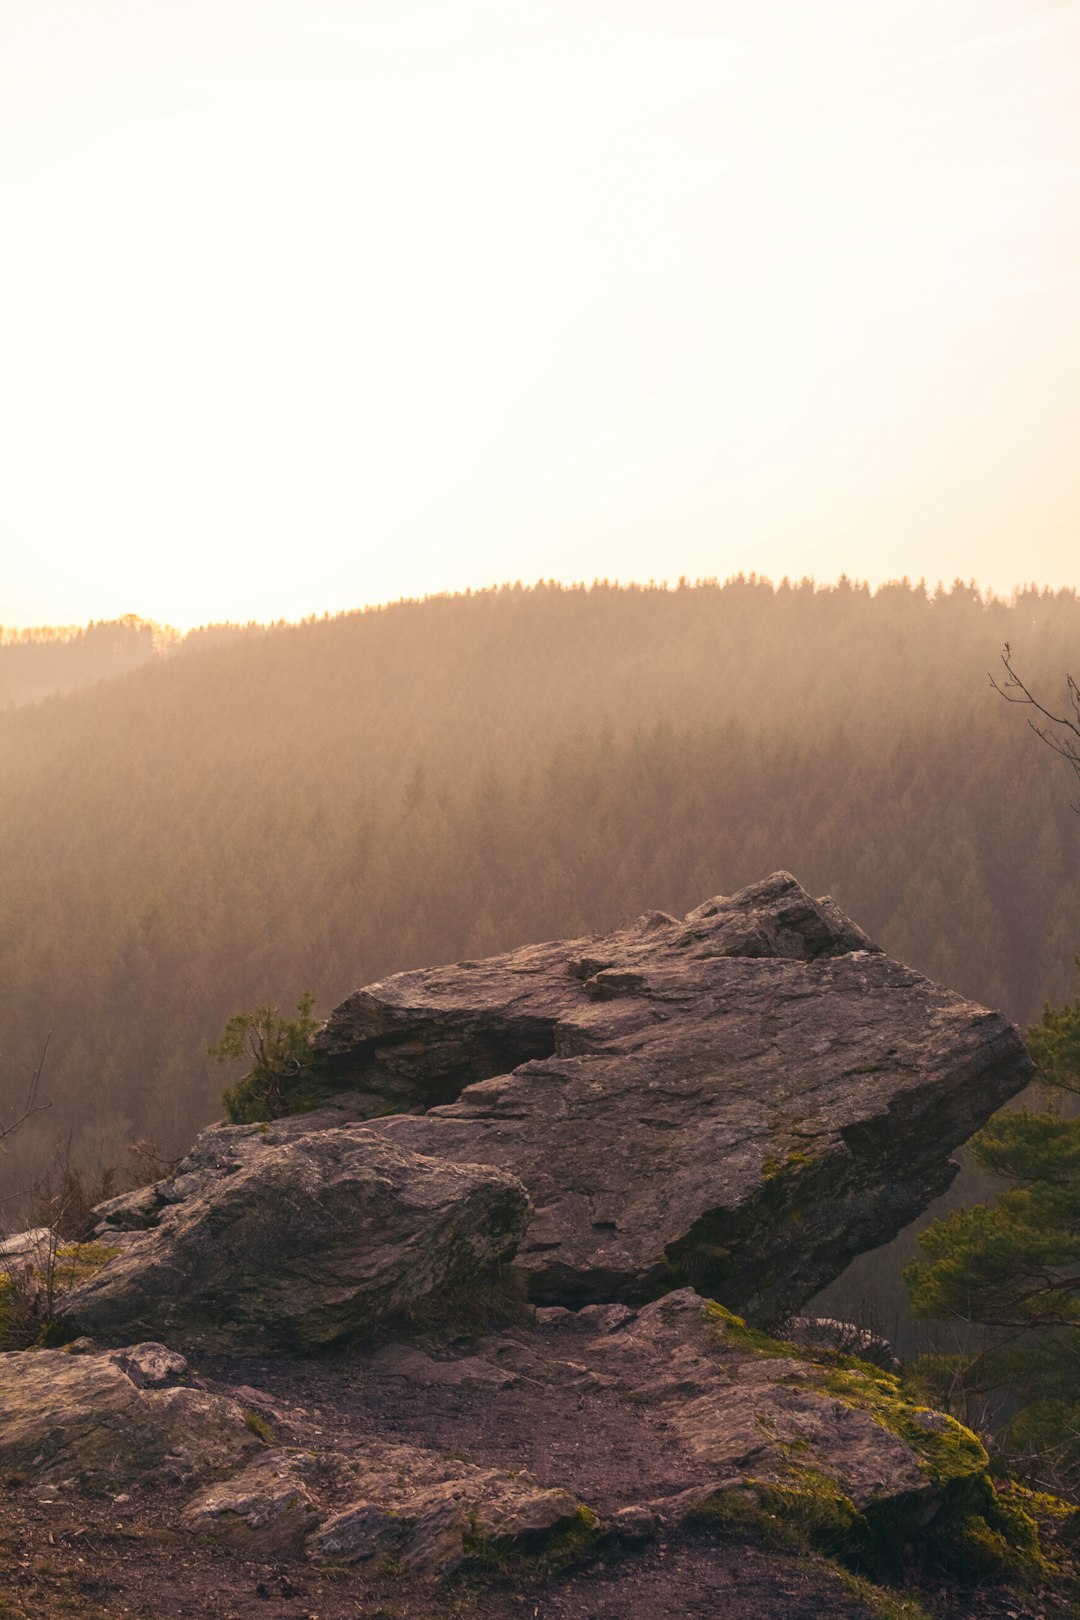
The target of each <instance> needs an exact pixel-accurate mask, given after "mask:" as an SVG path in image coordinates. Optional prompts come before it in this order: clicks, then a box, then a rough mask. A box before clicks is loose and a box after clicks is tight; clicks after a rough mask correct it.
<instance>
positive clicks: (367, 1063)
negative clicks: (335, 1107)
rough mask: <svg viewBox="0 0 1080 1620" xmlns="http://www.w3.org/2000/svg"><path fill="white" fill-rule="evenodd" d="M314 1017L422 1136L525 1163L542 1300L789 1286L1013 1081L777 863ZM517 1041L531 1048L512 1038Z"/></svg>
mask: <svg viewBox="0 0 1080 1620" xmlns="http://www.w3.org/2000/svg"><path fill="white" fill-rule="evenodd" d="M316 1042H317V1044H318V1046H319V1048H320V1049H321V1050H322V1051H323V1052H324V1053H325V1054H326V1056H327V1061H328V1063H329V1064H330V1067H331V1070H332V1072H333V1073H334V1074H335V1075H336V1077H337V1079H338V1080H339V1081H340V1082H341V1083H345V1082H348V1083H350V1084H352V1085H353V1086H355V1087H356V1088H357V1089H358V1091H359V1092H360V1093H361V1094H362V1095H364V1096H365V1097H368V1098H370V1099H371V1100H372V1106H373V1107H374V1106H375V1104H376V1102H377V1101H378V1100H379V1099H386V1098H389V1097H393V1099H394V1101H395V1105H396V1106H398V1107H410V1108H413V1109H418V1108H423V1107H427V1106H428V1105H429V1104H432V1103H436V1102H437V1100H438V1099H439V1098H445V1097H447V1096H448V1095H449V1094H450V1093H452V1092H453V1090H454V1089H455V1088H458V1087H460V1086H461V1084H462V1082H463V1081H464V1080H465V1079H471V1080H472V1083H471V1084H470V1085H468V1086H467V1087H466V1089H464V1090H463V1091H462V1092H461V1094H460V1096H459V1098H458V1100H457V1101H454V1102H449V1103H448V1102H441V1103H438V1105H437V1106H433V1107H428V1111H427V1112H426V1113H423V1114H421V1115H416V1114H411V1115H400V1116H398V1117H395V1118H392V1119H384V1120H383V1121H382V1122H381V1125H380V1127H379V1128H380V1129H381V1130H382V1131H384V1132H385V1134H386V1135H387V1137H388V1138H389V1139H390V1140H392V1141H394V1142H397V1143H400V1144H402V1145H404V1146H407V1147H409V1148H410V1149H412V1150H413V1151H415V1152H418V1153H425V1154H430V1155H433V1156H436V1157H440V1158H447V1159H451V1160H456V1161H461V1162H468V1163H478V1164H491V1165H496V1166H498V1167H499V1168H501V1169H504V1170H509V1171H511V1172H512V1173H513V1174H515V1175H517V1176H519V1177H520V1178H521V1180H522V1181H523V1182H524V1184H525V1186H526V1187H527V1188H528V1190H529V1194H530V1196H531V1198H532V1201H533V1204H534V1206H535V1214H534V1216H533V1220H532V1224H531V1226H530V1230H529V1234H528V1238H527V1240H526V1242H525V1244H524V1246H523V1248H522V1251H521V1255H520V1260H521V1263H522V1264H523V1265H525V1266H526V1267H527V1268H528V1270H529V1272H530V1292H531V1294H532V1297H533V1298H534V1299H536V1300H538V1301H546V1302H552V1303H564V1304H582V1303H585V1302H586V1301H590V1300H610V1299H623V1300H628V1301H632V1302H634V1301H640V1300H643V1299H648V1298H651V1297H655V1296H657V1295H659V1294H661V1293H664V1292H666V1291H667V1290H669V1289H672V1288H674V1287H677V1286H680V1285H681V1284H683V1283H687V1282H688V1283H691V1284H692V1285H693V1286H694V1287H696V1288H698V1289H699V1290H700V1291H701V1292H703V1293H707V1294H710V1295H712V1296H714V1297H716V1298H718V1299H722V1300H724V1301H725V1303H727V1304H728V1305H730V1306H732V1307H733V1308H735V1309H738V1310H741V1311H750V1312H751V1313H752V1314H754V1315H756V1316H758V1317H762V1318H768V1319H776V1318H779V1317H780V1316H782V1315H784V1314H785V1313H787V1312H790V1311H792V1310H795V1309H797V1308H798V1306H799V1305H800V1304H802V1303H803V1301H805V1300H806V1299H808V1298H809V1297H810V1296H811V1295H812V1294H814V1293H815V1292H816V1291H817V1290H818V1289H819V1288H821V1287H822V1286H823V1285H824V1284H825V1283H826V1282H828V1281H829V1280H831V1279H832V1278H833V1277H835V1276H836V1275H838V1274H839V1272H840V1271H842V1270H843V1268H844V1266H845V1265H846V1264H847V1262H848V1261H849V1260H850V1259H851V1258H852V1257H853V1256H854V1255H856V1254H858V1253H860V1252H861V1251H863V1250H865V1249H867V1248H872V1247H874V1246H876V1245H877V1244H880V1243H884V1242H886V1241H887V1240H888V1239H889V1238H891V1237H892V1236H893V1235H894V1234H895V1233H896V1232H897V1231H899V1230H900V1228H901V1227H902V1226H904V1225H905V1224H906V1223H907V1222H908V1221H909V1220H910V1219H912V1217H913V1216H914V1215H916V1214H917V1213H918V1212H919V1210H921V1209H922V1208H924V1207H925V1205H926V1204H927V1203H928V1202H929V1200H930V1199H931V1198H933V1197H935V1196H936V1195H937V1194H938V1193H940V1192H942V1191H943V1190H944V1188H945V1187H946V1186H947V1185H948V1183H949V1181H950V1180H951V1178H952V1175H953V1173H954V1167H953V1166H952V1164H951V1163H950V1160H949V1155H950V1153H951V1152H952V1150H953V1149H954V1148H955V1147H957V1146H958V1145H959V1144H960V1143H961V1142H963V1141H965V1140H966V1139H967V1138H968V1137H969V1136H970V1135H971V1134H972V1132H973V1131H974V1130H975V1129H977V1127H978V1126H979V1125H981V1124H982V1123H983V1122H984V1121H985V1120H986V1118H987V1117H988V1116H989V1115H990V1114H991V1113H992V1112H993V1111H994V1110H995V1109H996V1108H998V1107H1000V1105H1001V1104H1002V1103H1003V1102H1005V1101H1006V1100H1007V1099H1008V1098H1009V1097H1011V1096H1013V1095H1014V1094H1015V1093H1016V1092H1017V1091H1019V1090H1020V1089H1021V1088H1022V1087H1023V1086H1024V1085H1025V1084H1026V1083H1027V1081H1028V1079H1029V1078H1030V1075H1031V1072H1032V1070H1031V1063H1030V1060H1029V1058H1028V1057H1027V1054H1026V1052H1025V1050H1024V1047H1023V1043H1022V1042H1021V1040H1020V1037H1019V1035H1018V1033H1017V1031H1016V1030H1015V1029H1014V1028H1013V1027H1012V1026H1011V1025H1010V1024H1009V1023H1008V1021H1007V1020H1006V1019H1005V1018H1003V1017H1002V1016H1001V1015H1000V1014H999V1013H994V1012H988V1011H987V1010H986V1009H985V1008H982V1007H978V1006H976V1005H974V1004H973V1003H971V1002H966V1001H964V1000H962V999H961V998H960V997H959V996H956V995H954V994H952V993H951V992H949V991H947V990H943V989H941V988H939V987H938V986H937V985H934V984H931V983H930V982H929V981H928V980H927V979H924V978H923V977H922V976H921V975H920V974H918V973H916V972H914V971H913V970H912V969H910V968H907V967H904V966H902V965H900V964H899V963H896V962H893V961H890V960H889V959H888V958H887V957H886V956H884V955H883V954H882V953H881V952H880V951H879V950H878V949H877V948H876V947H874V946H873V945H872V944H871V942H870V941H869V940H868V939H867V938H866V936H865V935H864V934H863V933H862V932H861V930H860V929H858V928H857V927H856V926H855V925H854V924H853V923H852V922H850V921H849V920H848V919H847V918H845V917H844V916H843V914H842V913H841V912H839V910H838V909H837V908H836V907H835V906H834V905H833V903H832V902H831V901H828V900H813V899H811V897H810V896H809V895H808V894H806V892H805V891H804V890H803V889H801V888H800V886H799V885H798V884H797V883H796V881H795V879H794V878H792V877H791V876H790V875H789V874H787V873H776V874H774V875H773V876H772V877H771V878H769V879H767V880H766V881H765V882H764V883H760V884H756V885H754V886H753V887H751V888H748V889H744V890H743V891H742V892H741V893H740V894H737V895H735V896H733V897H732V898H730V899H718V900H711V901H709V902H707V903H706V904H705V905H703V906H701V907H699V908H698V909H697V910H696V911H693V912H691V913H690V915H689V916H688V917H687V918H686V920H685V921H682V922H679V921H677V920H676V919H674V918H672V917H668V916H666V915H663V914H661V913H652V914H650V915H648V916H646V917H643V918H641V919H639V921H638V922H637V923H635V924H634V925H633V926H632V927H630V928H628V929H624V930H621V931H619V932H617V933H614V934H611V935H607V936H603V937H597V938H593V939H590V940H577V941H574V942H571V943H569V944H560V945H541V946H533V947H527V948H525V949H523V950H520V951H514V952H511V953H509V954H508V955H505V956H499V957H493V958H491V959H490V960H489V961H485V962H466V963H461V964H459V965H458V966H456V967H448V968H437V969H432V970H430V971H427V972H415V973H403V974H398V975H397V976H396V977H394V978H392V979H388V980H386V981H385V982H384V983H382V984H376V985H371V986H369V987H368V988H367V989H365V990H362V991H359V992H357V994H356V995H354V996H352V997H350V998H349V1000H347V1001H346V1002H344V1003H343V1004H342V1006H340V1007H339V1008H338V1009H337V1010H336V1011H335V1012H334V1013H333V1014H332V1016H331V1017H330V1019H329V1021H328V1022H327V1024H326V1025H325V1026H324V1028H323V1029H322V1031H321V1032H320V1033H319V1034H318V1035H317V1037H316ZM522 1059H524V1061H521V1060H522Z"/></svg>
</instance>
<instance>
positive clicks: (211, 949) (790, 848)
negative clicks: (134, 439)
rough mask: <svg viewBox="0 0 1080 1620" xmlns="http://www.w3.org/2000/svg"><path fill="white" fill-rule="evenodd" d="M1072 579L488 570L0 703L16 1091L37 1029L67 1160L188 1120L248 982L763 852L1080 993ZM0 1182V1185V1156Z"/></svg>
mask: <svg viewBox="0 0 1080 1620" xmlns="http://www.w3.org/2000/svg"><path fill="white" fill-rule="evenodd" d="M1006 640H1009V641H1010V642H1011V644H1012V646H1013V649H1014V652H1015V655H1016V659H1017V662H1018V666H1019V667H1020V668H1021V669H1022V670H1023V671H1024V673H1025V675H1026V676H1028V677H1030V679H1032V680H1033V681H1035V682H1038V683H1042V684H1043V685H1044V687H1045V689H1047V690H1053V691H1055V692H1056V691H1057V690H1059V688H1060V682H1061V678H1062V675H1063V672H1064V671H1065V670H1066V669H1068V668H1070V667H1072V668H1075V666H1076V663H1077V661H1078V660H1077V648H1078V646H1080V601H1078V599H1077V597H1076V595H1075V593H1073V592H1061V593H1056V594H1052V593H1047V592H1039V591H1036V590H1034V589H1032V590H1029V591H1026V592H1021V593H1019V594H1018V595H1017V597H1016V598H1015V600H1014V601H1013V602H1012V603H1011V604H1007V603H1004V602H1000V601H990V602H985V601H984V600H983V599H982V598H981V597H980V595H979V593H978V592H977V591H976V590H975V589H974V588H972V587H967V586H962V585H957V586H955V587H954V588H953V589H952V590H950V591H947V592H942V593H939V594H938V595H936V596H935V597H933V598H931V597H930V596H928V594H927V593H926V591H925V590H924V589H923V588H922V587H919V586H909V585H907V584H903V585H895V586H889V587H886V588H884V589H882V590H879V591H878V592H876V593H871V592H869V591H868V590H866V589H865V588H861V587H855V586H852V585H850V584H848V583H847V582H841V583H840V584H839V585H838V586H835V587H830V588H822V589H815V588H814V587H813V586H812V585H811V584H809V583H806V584H803V585H800V586H795V587H791V586H788V585H786V584H785V585H783V586H781V587H779V588H777V589H774V588H773V587H772V586H770V585H768V584H766V583H764V582H761V581H755V580H753V579H750V580H745V579H740V580H736V581H733V582H729V583H728V584H726V585H722V586H721V585H716V584H704V585H700V586H696V587H681V588H679V589H677V590H672V591H667V590H662V589H651V588H637V587H631V588H618V587H615V586H609V585H598V586H595V587H593V588H592V589H590V590H584V589H567V588H562V587H558V586H554V585H547V586H539V587H536V588H534V589H523V588H521V587H512V588H505V589H501V590H494V591H490V592H485V593H480V594H473V595H466V596H460V597H454V598H445V599H443V598H438V599H432V600H429V601H426V602H422V603H402V604H398V605H396V606H394V607H391V608H387V609H383V610H372V611H368V612H364V613H358V614H351V615H346V616H342V617H339V618H335V619H325V620H321V621H314V622H310V623H305V624H303V625H299V626H295V627H283V626H282V627H274V628H272V629H271V630H269V631H268V632H267V633H266V634H264V635H260V636H257V637H246V638H242V639H239V640H235V641H232V642H227V643H225V644H219V645H216V646H215V645H211V646H208V647H206V648H205V649H204V650H203V651H202V652H201V653H200V656H198V657H165V658H162V657H155V658H151V659H149V660H147V661H146V662H144V663H143V664H142V665H141V666H140V667H138V668H136V669H134V670H132V671H131V672H130V673H128V674H125V675H123V676H120V677H119V678H116V679H113V680H109V681H105V682H103V683H101V684H98V685H95V686H92V687H84V688H83V689H81V690H79V691H75V692H71V693H68V694H67V695H64V696H59V697H54V698H51V699H49V700H47V701H44V702H40V703H37V704H29V705H26V706H23V707H20V708H16V709H11V710H8V711H7V712H4V713H2V714H0V757H2V758H3V761H4V770H3V773H2V775H0V887H2V892H3V895H4V899H5V905H4V908H3V913H2V916H0V982H2V983H3V986H4V991H5V994H4V997H3V1001H2V1005H0V1050H2V1051H3V1052H4V1054H5V1072H4V1076H3V1084H4V1096H3V1099H2V1103H3V1111H4V1117H10V1115H11V1113H12V1111H13V1110H14V1109H15V1108H16V1106H17V1100H18V1098H19V1097H20V1096H21V1094H22V1090H23V1088H24V1087H25V1084H26V1080H27V1077H28V1075H29V1073H30V1072H31V1070H32V1069H33V1066H34V1064H35V1062H36V1061H37V1058H38V1057H39V1055H40V1052H41V1048H42V1044H43V1041H44V1039H45V1036H46V1034H48V1035H49V1036H50V1043H49V1051H48V1058H47V1065H46V1071H45V1075H44V1078H43V1083H42V1087H43V1092H44V1093H45V1094H46V1095H47V1096H48V1097H49V1098H50V1099H51V1102H52V1108H51V1110H50V1112H49V1113H48V1114H47V1115H45V1116H42V1117H41V1118H40V1119H39V1120H38V1121H36V1122H35V1126H36V1129H35V1130H34V1131H33V1132H32V1133H29V1134H25V1135H24V1136H23V1138H22V1139H21V1140H22V1141H24V1142H25V1143H26V1153H25V1154H23V1155H22V1156H21V1157H20V1163H19V1170H20V1173H25V1171H26V1168H27V1166H28V1165H29V1164H31V1163H33V1162H34V1160H35V1159H40V1157H41V1155H42V1154H43V1153H44V1151H45V1147H46V1144H47V1143H48V1142H49V1140H50V1139H51V1138H52V1137H53V1136H55V1135H56V1134H57V1132H58V1131H59V1132H61V1133H64V1132H67V1131H69V1130H70V1131H71V1132H72V1133H73V1134H72V1140H73V1146H74V1149H75V1151H76V1153H77V1154H79V1155H81V1156H83V1157H89V1158H93V1157H95V1156H96V1155H97V1154H98V1153H99V1152H100V1154H101V1155H102V1156H103V1157H104V1158H105V1159H107V1160H108V1159H115V1158H117V1157H118V1156H121V1155H122V1147H123V1144H124V1143H125V1142H126V1141H127V1140H129V1139H131V1138H132V1137H135V1136H147V1135H150V1136H154V1137H156V1138H157V1139H158V1141H159V1143H160V1145H161V1146H162V1147H163V1148H164V1149H166V1150H175V1149H177V1148H179V1147H181V1146H183V1145H184V1144H185V1143H186V1142H187V1140H188V1139H189V1138H190V1136H191V1134H192V1133H193V1131H194V1130H195V1129H196V1128H197V1127H198V1126H200V1125H201V1124H203V1123H205V1121H206V1120H208V1119H209V1118H211V1117H212V1116H213V1114H214V1113H215V1110H216V1107H217V1099H218V1096H219V1093H220V1090H221V1086H222V1081H223V1076H222V1074H221V1072H220V1071H216V1070H214V1069H212V1068H211V1066H210V1065H209V1064H208V1063H207V1062H206V1060H205V1058H204V1055H203V1054H204V1052H205V1048H206V1045H207V1043H208V1042H209V1041H210V1040H212V1039H213V1038H214V1037H215V1036H216V1035H217V1034H218V1033H219V1031H220V1028H221V1026H222V1024H223V1023H224V1021H225V1019H226V1018H227V1017H228V1016H229V1015H230V1014H231V1013H232V1012H234V1011H235V1010H236V1009H237V1008H239V1007H243V1006H246V1005H250V1004H252V1003H254V1002H256V1001H266V1000H268V1001H274V1002H278V1003H281V1004H283V1005H286V1004H290V1003H291V1002H292V1001H293V1000H294V999H295V997H296V995H297V993H298V992H299V991H300V990H301V989H302V988H304V987H306V986H310V987H312V988H313V989H314V990H315V991H316V992H317V994H318V997H319V1006H320V1008H321V1009H323V1010H325V1009H327V1008H328V1007H329V1006H330V1005H331V1004H333V1003H334V1002H336V1001H339V1000H340V999H341V998H342V997H343V996H344V995H346V994H347V993H348V992H349V991H350V990H351V989H352V988H354V987H355V986H356V985H358V984H360V983H362V982H365V981H371V980H374V979H377V978H380V977H383V976H385V975H386V974H388V973H391V972H394V971H396V970H398V969H401V968H407V967H414V966H422V965H427V964H430V963H434V962H439V961H450V960H456V959H460V958H463V957H478V956H483V955H487V954H490V953H491V952H493V951H497V950H499V949H504V948H508V947H510V946H513V945H517V944H519V943H521V942H523V941H525V940H529V939H543V938H554V937H566V936H572V935H576V934H581V933H584V932H587V931H590V930H597V929H607V928H610V927H612V926H615V925H617V924H619V923H620V922H622V921H624V920H626V919H628V918H630V917H633V916H635V915H636V914H638V913H640V912H642V911H644V910H646V909H650V908H662V909H664V910H667V911H671V912H674V913H676V914H682V913H683V912H685V911H686V910H687V909H688V908H689V907H690V906H692V905H694V904H696V903H698V902H699V901H700V900H701V898H702V896H703V895H707V894H716V893H731V892H733V891H734V890H735V889H737V888H739V887H740V886H741V885H742V884H743V883H744V882H746V881H748V880H749V879H750V878H752V877H754V876H756V875H759V874H760V873H761V872H764V871H769V870H771V869H774V868H777V867H787V868H789V869H790V870H792V871H794V872H795V873H796V874H797V875H798V877H799V878H800V880H801V881H802V882H803V883H804V884H805V885H806V887H807V888H808V889H810V890H811V891H812V892H814V893H818V894H821V893H832V894H833V895H835V897H836V899H837V900H838V901H839V903H840V904H841V905H842V906H843V907H844V908H845V909H846V910H847V911H849V912H850V913H852V914H854V915H856V916H858V917H859V919H860V921H861V922H862V923H863V924H864V926H865V927H866V928H867V929H868V931H869V932H870V933H871V934H872V935H873V936H874V937H876V938H877V939H878V941H879V942H880V943H881V944H882V945H883V946H884V947H885V948H886V949H887V950H888V951H889V952H890V953H891V954H893V955H895V956H898V957H900V958H902V959H904V960H907V961H909V962H911V963H912V964H913V965H915V966H916V967H918V968H920V969H922V970H923V971H925V972H926V973H928V974H929V975H930V976H932V977H933V978H935V979H937V980H939V981H941V982H942V983H944V984H946V985H948V986H950V987H951V988H954V989H957V990H959V991H961V992H963V993H966V994H969V995H972V996H974V997H975V998H977V999H978V1000H980V1001H983V1002H985V1003H986V1004H988V1005H991V1006H1000V1007H1003V1008H1004V1009H1005V1010H1006V1011H1007V1012H1008V1013H1009V1014H1010V1015H1011V1016H1013V1017H1015V1018H1018V1019H1020V1020H1021V1021H1026V1020H1028V1019H1029V1018H1030V1017H1031V1016H1032V1015H1033V1014H1034V1013H1036V1012H1037V1010H1038V1008H1039V1006H1040V1005H1041V1002H1042V1000H1043V999H1044V998H1045V997H1048V996H1049V997H1051V998H1058V999H1060V998H1063V997H1064V996H1065V995H1066V994H1071V993H1072V990H1071V985H1072V966H1071V963H1072V957H1073V955H1074V954H1075V952H1076V949H1077V947H1078V944H1080V940H1078V938H1077V929H1076V921H1075V919H1076V917H1077V916H1078V915H1080V827H1078V825H1077V822H1076V818H1075V816H1074V815H1073V814H1072V811H1071V809H1070V804H1069V797H1070V786H1071V783H1070V780H1069V778H1068V775H1067V773H1064V772H1063V771H1060V770H1059V769H1057V767H1056V766H1055V762H1054V761H1053V760H1052V759H1051V758H1050V756H1049V755H1048V754H1047V753H1046V752H1045V750H1042V749H1041V748H1040V747H1039V745H1038V743H1037V742H1036V741H1035V740H1034V739H1033V738H1032V737H1031V735H1030V733H1029V732H1028V731H1027V729H1026V727H1025V726H1024V724H1023V716H1022V714H1021V713H1020V712H1018V711H1016V710H1012V709H1009V708H1008V707H1007V706H1006V705H1005V704H1004V703H1002V702H1001V701H1000V700H999V699H996V698H995V697H994V696H993V694H992V693H991V692H990V690H989V687H988V682H987V672H988V670H990V669H991V668H993V667H994V666H995V664H996V658H997V653H998V650H999V648H1000V646H1001V644H1002V643H1003V642H1004V641H1006ZM5 1168H7V1169H8V1175H9V1176H13V1173H14V1172H13V1170H12V1169H11V1168H10V1167H7V1166H6V1167H5Z"/></svg>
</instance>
